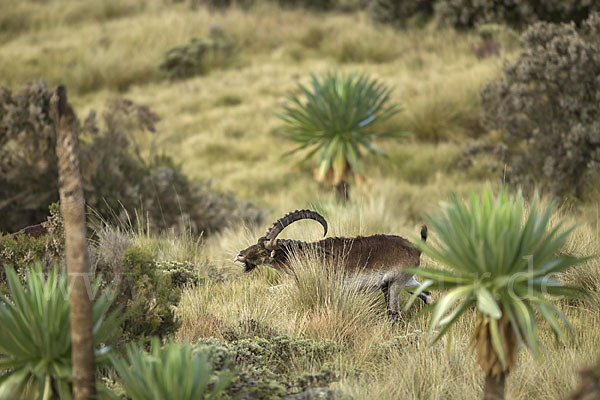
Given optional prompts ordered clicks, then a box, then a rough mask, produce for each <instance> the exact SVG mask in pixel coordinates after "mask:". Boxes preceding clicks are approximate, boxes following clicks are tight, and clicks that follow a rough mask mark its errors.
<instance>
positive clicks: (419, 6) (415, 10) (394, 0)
mask: <svg viewBox="0 0 600 400" xmlns="http://www.w3.org/2000/svg"><path fill="white" fill-rule="evenodd" d="M434 2H435V0H368V6H367V9H368V12H369V15H370V16H371V18H372V19H373V20H374V21H376V22H381V23H386V24H391V25H394V26H397V27H405V26H406V25H407V23H409V22H410V21H414V22H416V21H417V20H425V19H427V18H429V17H431V16H432V15H433V5H434Z"/></svg>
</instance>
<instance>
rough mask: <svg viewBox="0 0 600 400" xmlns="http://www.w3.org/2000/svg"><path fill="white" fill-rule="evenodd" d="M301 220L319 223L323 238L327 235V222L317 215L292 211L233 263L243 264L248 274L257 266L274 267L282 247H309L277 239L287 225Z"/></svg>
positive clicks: (242, 252)
mask: <svg viewBox="0 0 600 400" xmlns="http://www.w3.org/2000/svg"><path fill="white" fill-rule="evenodd" d="M301 219H313V220H315V221H317V222H319V223H320V224H321V225H322V226H323V231H324V232H323V236H325V235H326V234H327V222H326V221H325V218H323V217H322V216H321V215H320V214H319V213H317V212H315V211H311V210H296V211H292V212H290V213H288V214H286V215H285V216H283V217H282V218H279V219H278V220H277V221H275V222H274V223H273V225H271V226H270V227H269V229H268V230H267V233H265V235H264V236H262V237H260V238H259V239H258V243H256V244H253V245H252V246H250V247H248V248H246V249H244V250H241V251H240V252H239V254H238V255H237V256H236V257H235V258H234V259H233V261H234V262H237V261H239V262H242V263H244V272H250V271H252V270H253V269H254V268H256V266H258V265H271V266H274V265H273V261H274V259H273V258H274V255H275V253H276V251H277V250H280V249H281V248H283V247H286V246H290V245H297V246H309V245H310V244H308V243H306V242H302V241H300V240H289V239H277V235H279V234H280V233H281V231H283V230H284V229H285V228H286V227H287V226H288V225H290V224H291V223H292V222H295V221H299V220H301ZM321 250H323V249H321ZM323 251H325V250H323ZM325 252H327V251H325Z"/></svg>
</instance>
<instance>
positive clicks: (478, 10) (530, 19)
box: [435, 0, 600, 28]
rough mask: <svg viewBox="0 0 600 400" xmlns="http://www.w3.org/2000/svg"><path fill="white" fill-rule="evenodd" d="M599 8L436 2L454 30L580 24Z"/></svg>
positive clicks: (558, 1)
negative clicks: (495, 25)
mask: <svg viewBox="0 0 600 400" xmlns="http://www.w3.org/2000/svg"><path fill="white" fill-rule="evenodd" d="M598 10H600V4H598V2H596V1H590V0H533V1H531V0H500V1H498V0H437V1H436V4H435V12H436V15H437V16H438V17H439V18H440V19H441V20H443V21H445V22H447V23H449V24H451V25H453V26H455V27H462V28H468V27H473V26H476V25H481V24H485V23H490V22H494V23H503V24H507V25H510V26H512V27H515V28H524V27H526V26H527V25H529V24H531V23H534V22H536V21H547V22H569V21H575V22H576V23H580V22H581V21H583V20H584V19H586V18H587V16H589V14H590V13H591V12H593V11H598Z"/></svg>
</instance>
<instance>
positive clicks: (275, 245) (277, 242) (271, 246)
mask: <svg viewBox="0 0 600 400" xmlns="http://www.w3.org/2000/svg"><path fill="white" fill-rule="evenodd" d="M264 246H265V248H266V249H267V250H277V249H281V248H282V247H292V246H298V248H303V247H304V248H307V247H308V248H314V249H315V250H316V251H318V252H321V253H324V254H327V255H329V256H332V257H335V254H333V253H332V252H331V251H329V250H327V249H324V248H323V247H321V246H317V245H315V244H313V243H307V242H303V241H301V240H292V239H271V240H268V241H266V242H265V243H264Z"/></svg>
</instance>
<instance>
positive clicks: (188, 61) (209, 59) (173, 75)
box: [160, 30, 237, 80]
mask: <svg viewBox="0 0 600 400" xmlns="http://www.w3.org/2000/svg"><path fill="white" fill-rule="evenodd" d="M236 51H237V46H236V45H235V44H234V43H233V42H232V41H231V40H229V39H227V38H226V37H225V35H224V34H223V33H222V32H221V31H220V30H214V31H213V32H211V35H210V37H203V38H192V40H190V41H189V42H188V43H186V44H183V45H180V46H175V47H173V48H171V49H169V50H168V51H167V52H166V53H165V55H164V56H163V60H162V62H161V63H160V69H161V70H162V71H163V72H164V73H165V75H166V76H167V78H169V79H172V80H173V79H186V78H190V77H192V76H196V75H205V74H207V73H209V72H210V71H211V70H212V69H214V68H224V67H227V66H229V65H230V64H231V62H232V60H233V58H234V56H235V54H236Z"/></svg>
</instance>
